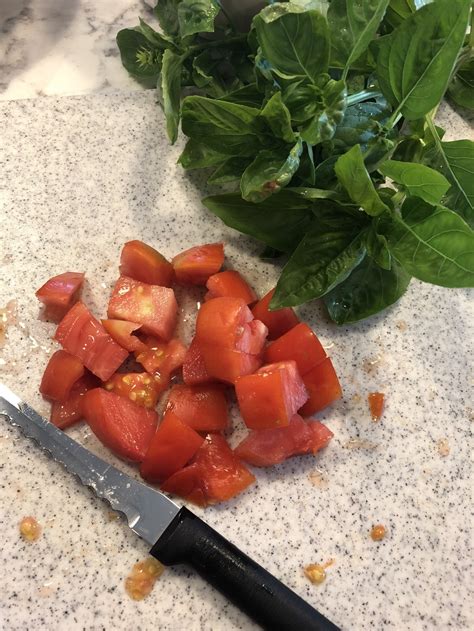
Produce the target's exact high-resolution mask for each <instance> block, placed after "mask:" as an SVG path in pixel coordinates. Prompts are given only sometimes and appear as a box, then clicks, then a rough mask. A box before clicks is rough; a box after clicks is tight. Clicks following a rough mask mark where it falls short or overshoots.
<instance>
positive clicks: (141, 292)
mask: <svg viewBox="0 0 474 631" xmlns="http://www.w3.org/2000/svg"><path fill="white" fill-rule="evenodd" d="M177 312H178V304H177V302H176V298H175V295H174V291H173V290H172V289H170V288H169V287H159V286H158V285H147V284H146V283H140V282H139V281H136V280H134V279H133V278H129V277H128V276H120V278H119V279H118V281H117V282H116V283H115V287H114V290H113V293H112V296H111V298H110V301H109V307H108V310H107V315H108V317H109V318H116V319H118V320H128V321H129V322H138V323H139V324H141V325H142V331H143V332H144V333H149V334H150V335H157V336H158V337H159V338H161V339H163V340H169V339H170V338H171V336H172V335H173V331H174V327H175V325H176V315H177Z"/></svg>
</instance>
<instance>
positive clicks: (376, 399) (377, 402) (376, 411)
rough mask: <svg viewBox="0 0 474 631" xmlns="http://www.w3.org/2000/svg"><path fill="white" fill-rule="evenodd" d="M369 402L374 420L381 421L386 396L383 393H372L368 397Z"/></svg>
mask: <svg viewBox="0 0 474 631" xmlns="http://www.w3.org/2000/svg"><path fill="white" fill-rule="evenodd" d="M368 400H369V407H370V414H371V416H372V420H373V421H380V419H381V417H382V413H383V408H384V403H385V395H384V394H383V392H371V393H370V394H369V396H368Z"/></svg>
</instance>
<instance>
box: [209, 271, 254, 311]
mask: <svg viewBox="0 0 474 631" xmlns="http://www.w3.org/2000/svg"><path fill="white" fill-rule="evenodd" d="M206 287H207V289H208V292H207V294H206V296H205V299H206V300H211V299H212V298H222V297H225V296H227V297H230V298H240V299H241V300H244V301H245V303H246V304H247V305H250V304H252V303H253V302H255V301H256V300H257V294H256V293H255V292H254V290H253V289H252V288H251V287H250V285H249V284H248V283H247V281H246V280H245V279H244V278H242V276H241V275H240V274H239V272H236V271H235V270H227V271H225V272H219V273H218V274H213V275H212V276H209V278H208V279H207V283H206Z"/></svg>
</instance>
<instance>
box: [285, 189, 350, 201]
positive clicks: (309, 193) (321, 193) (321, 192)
mask: <svg viewBox="0 0 474 631" xmlns="http://www.w3.org/2000/svg"><path fill="white" fill-rule="evenodd" d="M286 190H287V191H291V192H292V193H296V194H297V195H301V197H303V198H304V199H311V200H316V199H334V200H335V201H337V202H339V203H343V202H344V200H343V199H342V198H341V195H340V194H339V193H336V191H328V190H326V189H324V188H311V187H307V186H292V187H291V188H287V189H286Z"/></svg>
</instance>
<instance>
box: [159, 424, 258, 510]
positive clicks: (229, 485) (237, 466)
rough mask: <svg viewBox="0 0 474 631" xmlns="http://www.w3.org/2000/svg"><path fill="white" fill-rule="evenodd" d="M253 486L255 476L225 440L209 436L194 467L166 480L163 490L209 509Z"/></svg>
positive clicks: (192, 464) (196, 456)
mask: <svg viewBox="0 0 474 631" xmlns="http://www.w3.org/2000/svg"><path fill="white" fill-rule="evenodd" d="M253 482H255V476H254V475H253V474H252V473H251V472H250V471H249V470H248V469H247V467H245V465H244V464H243V463H242V462H241V461H240V460H239V459H238V458H237V456H236V455H235V454H234V453H233V451H232V450H231V448H230V447H229V445H228V444H227V442H226V440H225V438H223V437H222V436H220V435H219V434H208V435H207V436H206V440H205V442H204V443H203V445H202V446H201V447H200V448H199V450H198V451H197V453H196V455H195V457H194V459H193V460H192V462H191V464H189V465H188V466H187V467H184V469H181V470H180V471H177V472H176V473H175V474H174V475H172V476H171V477H169V478H168V479H167V480H165V482H164V483H163V484H162V485H161V489H162V490H163V491H166V492H167V493H174V494H175V495H179V496H180V497H183V498H184V499H186V500H188V501H190V502H193V503H194V504H198V505H199V506H209V505H210V504H215V503H217V502H222V501H224V500H228V499H230V498H231V497H234V496H235V495H238V494H239V493H241V492H242V491H244V490H245V489H246V488H247V487H248V486H250V484H252V483H253Z"/></svg>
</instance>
